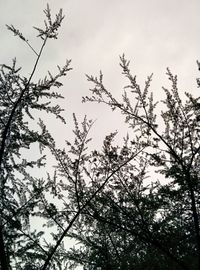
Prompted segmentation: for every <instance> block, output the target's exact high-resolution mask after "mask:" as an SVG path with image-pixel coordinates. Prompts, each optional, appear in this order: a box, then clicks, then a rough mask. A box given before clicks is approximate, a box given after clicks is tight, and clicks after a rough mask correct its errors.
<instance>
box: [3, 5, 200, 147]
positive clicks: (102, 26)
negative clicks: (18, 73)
mask: <svg viewBox="0 0 200 270" xmlns="http://www.w3.org/2000/svg"><path fill="white" fill-rule="evenodd" d="M48 3H49V5H50V8H51V10H52V14H55V13H56V12H57V11H58V10H59V8H62V9H63V12H64V14H65V15H66V17H65V19H64V21H63V24H62V28H61V29H60V35H59V38H58V40H56V41H50V42H49V43H48V44H47V46H46V48H45V51H44V54H43V56H42V58H41V61H40V65H39V69H38V71H37V73H36V75H35V79H38V78H39V77H41V76H44V75H45V74H46V71H47V70H50V71H55V70H56V65H57V64H59V65H61V66H62V64H65V59H72V64H71V66H72V67H73V70H72V71H70V72H69V74H68V75H67V77H65V78H64V79H63V80H62V82H63V84H64V86H63V90H62V91H63V95H64V96H65V98H66V99H65V101H62V106H63V107H64V109H65V113H64V116H65V117H66V121H67V125H66V127H63V126H62V124H60V123H58V122H57V121H55V120H54V119H53V118H48V117H47V118H45V121H46V122H47V125H48V127H49V128H50V130H51V132H52V133H53V135H54V137H55V139H56V140H57V141H58V142H60V141H64V140H65V139H69V137H70V136H71V135H72V132H71V130H72V113H73V112H75V113H76V115H77V117H78V118H79V119H82V118H83V117H84V115H85V114H87V115H88V118H89V119H97V120H96V122H95V125H94V127H93V129H92V131H91V137H93V141H94V145H96V146H97V145H99V144H100V145H102V140H103V138H104V137H105V135H106V134H108V133H109V132H111V131H115V130H116V129H117V130H119V133H120V135H121V136H125V135H126V132H127V131H126V130H124V125H123V120H122V119H121V118H120V117H119V115H118V114H113V113H112V112H111V110H109V109H108V108H107V107H105V106H103V105H97V104H90V103H86V104H82V103H81V100H82V96H85V95H88V94H89V88H90V87H91V84H90V83H88V82H87V80H86V76H85V74H89V75H98V74H99V71H100V70H102V72H103V74H104V81H105V86H106V88H107V89H110V91H111V92H112V94H113V95H114V96H120V93H122V91H123V87H124V86H125V85H126V81H125V79H124V78H123V75H122V74H121V69H120V67H119V55H122V54H123V53H125V55H126V57H127V59H129V60H130V61H131V69H132V73H133V74H137V76H138V82H139V83H141V85H144V81H145V79H146V77H147V76H148V75H150V74H151V73H152V72H153V74H154V76H153V82H152V88H151V89H152V91H153V92H154V95H155V97H156V98H158V99H160V98H162V97H163V91H162V86H169V83H168V80H167V77H166V74H165V73H166V68H167V67H170V69H171V71H172V72H173V73H175V74H177V75H178V78H179V80H178V83H179V85H180V88H181V91H182V93H184V91H189V92H191V93H195V94H197V95H198V89H197V88H196V81H195V80H196V77H198V76H199V74H198V69H197V65H196V60H198V59H199V60H200V50H199V44H200V34H199V33H200V16H199V10H200V1H199V0H190V1H188V0H123V1H122V0H84V1H83V0H56V1H55V0H54V1H53V0H49V1H48ZM46 4H47V2H46V1H43V0H34V1H33V0H6V1H5V0H0V15H1V16H0V64H1V63H11V60H12V59H13V58H14V57H16V58H17V63H18V65H19V66H22V67H23V68H22V73H23V74H24V75H27V76H28V75H29V74H30V73H31V70H32V67H33V64H34V61H35V55H34V54H33V53H32V51H31V50H30V49H29V48H28V47H27V46H26V45H25V44H24V43H23V42H22V41H21V40H19V39H17V38H16V37H14V36H13V35H12V33H10V32H9V31H8V30H7V29H6V27H5V24H8V25H10V24H13V25H14V26H15V27H16V28H18V29H20V31H21V32H22V33H23V34H24V36H25V37H26V38H27V39H28V40H29V42H30V43H31V44H32V46H33V47H34V48H35V49H36V50H38V49H39V48H40V45H41V42H40V40H39V39H38V38H36V34H37V33H36V31H35V30H34V29H33V27H32V26H38V27H40V26H43V18H44V16H43V9H44V8H45V7H46ZM46 122H45V123H46Z"/></svg>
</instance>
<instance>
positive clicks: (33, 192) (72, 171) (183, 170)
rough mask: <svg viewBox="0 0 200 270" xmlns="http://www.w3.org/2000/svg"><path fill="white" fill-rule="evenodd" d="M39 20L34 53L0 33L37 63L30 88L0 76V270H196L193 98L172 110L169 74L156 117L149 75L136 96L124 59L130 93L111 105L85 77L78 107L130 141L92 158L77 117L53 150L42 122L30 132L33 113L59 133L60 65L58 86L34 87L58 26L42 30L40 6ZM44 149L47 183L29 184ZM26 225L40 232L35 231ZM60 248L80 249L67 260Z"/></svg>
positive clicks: (100, 85) (197, 124)
mask: <svg viewBox="0 0 200 270" xmlns="http://www.w3.org/2000/svg"><path fill="white" fill-rule="evenodd" d="M44 12H45V15H46V18H47V21H45V28H44V29H40V28H37V27H36V30H37V31H38V33H39V38H40V39H41V40H42V45H41V50H40V51H39V52H36V50H35V49H34V48H33V47H32V46H31V44H29V42H28V40H27V39H26V38H25V37H24V36H23V34H22V33H20V31H19V30H17V29H16V28H15V27H14V26H12V25H11V26H8V29H9V30H11V31H12V32H13V33H14V34H15V35H17V36H18V37H19V38H20V39H22V40H23V41H24V42H25V43H27V45H28V46H29V47H30V48H31V50H32V51H33V53H34V54H35V55H36V61H35V64H34V66H33V70H32V73H31V75H30V77H29V78H24V77H23V76H22V75H20V69H19V68H17V67H16V60H13V63H12V65H11V66H8V65H1V71H0V95H1V99H0V117H1V118H0V130H1V141H0V174H1V182H0V192H1V196H0V254H1V256H0V265H1V269H5V270H8V269H23V270H25V269H41V270H46V269H61V270H63V269H75V268H76V267H77V266H78V265H82V266H83V268H84V269H87V270H88V269H91V270H93V269H98V270H112V269H119V270H129V269H141V270H142V269H163V270H167V269H174V270H175V269H185V270H186V269H187V270H189V269H190V270H193V269H200V232H199V201H200V198H199V197H200V192H199V151H200V143H199V137H200V121H199V120H200V103H199V98H195V97H193V96H192V95H191V94H190V93H185V94H186V97H185V99H184V100H182V99H181V98H180V96H179V91H178V85H177V77H176V76H174V75H173V74H172V73H171V71H170V70H169V69H167V76H168V78H169V80H170V82H171V88H170V89H167V88H163V91H164V93H165V97H164V99H163V100H162V101H161V104H162V111H161V110H160V107H159V104H160V103H159V104H158V103H157V102H154V99H153V93H151V92H150V84H151V80H152V75H151V76H149V77H148V78H147V80H146V82H145V86H144V89H142V88H141V87H140V85H139V84H138V83H137V78H136V76H133V75H132V74H131V71H130V68H129V61H127V60H126V58H125V56H124V55H123V56H122V57H120V66H121V68H122V73H123V75H124V76H125V77H126V78H127V80H128V85H127V86H125V87H124V89H123V93H122V98H121V100H117V99H116V98H115V97H114V96H113V95H112V93H111V92H110V91H108V90H107V89H106V87H105V86H104V82H103V75H102V73H100V76H99V77H94V76H87V79H88V81H89V82H90V83H92V84H93V87H92V89H91V90H90V91H91V96H86V97H84V98H83V102H97V103H100V104H101V103H103V104H105V105H107V106H109V107H110V108H111V109H112V111H114V112H113V113H115V111H116V110H119V112H121V114H122V116H123V117H124V121H125V124H127V127H128V129H129V133H128V134H127V135H125V137H124V140H123V143H122V145H121V146H120V145H118V144H117V143H116V136H117V132H113V133H111V134H108V135H107V136H106V137H105V139H104V141H103V145H102V148H101V150H93V151H90V150H89V148H88V145H89V143H90V140H91V139H90V137H89V132H90V129H91V128H92V126H93V124H94V122H93V121H91V120H88V119H87V117H84V119H83V121H82V123H80V124H79V122H78V120H77V118H76V116H75V114H74V115H73V118H74V130H73V132H74V141H73V142H70V141H68V140H66V147H65V148H64V149H59V148H58V147H57V145H56V141H55V140H54V138H53V137H52V136H51V134H50V132H49V131H48V130H47V127H46V126H45V124H44V122H43V121H42V120H40V119H39V120H38V122H39V123H38V124H39V128H40V129H36V130H33V129H31V123H32V122H33V121H37V120H36V119H34V117H33V112H34V111H36V110H38V111H39V113H40V114H41V112H47V113H52V114H53V115H55V116H56V118H57V119H58V120H61V121H62V122H64V123H65V119H64V118H63V117H62V115H61V112H62V109H61V108H60V106H59V105H55V104H54V102H53V100H55V99H58V98H63V96H62V95H61V94H60V93H57V92H56V91H55V88H59V87H60V86H62V83H61V82H60V81H59V79H60V78H61V77H63V76H65V75H66V74H67V72H68V71H69V70H70V69H71V68H70V66H69V65H70V61H67V62H66V65H65V66H64V67H63V68H61V67H58V74H56V75H52V74H51V73H50V72H49V73H48V76H47V77H45V78H44V79H41V80H39V81H38V82H37V83H35V82H33V75H34V73H35V71H36V69H37V67H38V62H39V60H40V58H41V55H42V52H43V49H44V47H45V45H46V42H47V40H48V39H49V38H54V39H56V38H57V30H58V28H59V27H60V25H61V22H62V20H63V18H64V16H63V15H62V10H60V12H59V13H58V14H57V15H56V18H55V21H52V18H51V12H50V9H49V6H47V8H46V9H45V10H44ZM197 64H198V67H200V64H199V63H198V62H197ZM197 86H198V87H200V79H197ZM99 106H100V105H99ZM39 113H38V114H37V115H39ZM41 115H43V113H42V114H41ZM116 128H117V129H119V128H120V127H116ZM32 145H37V146H38V147H39V148H40V151H41V155H40V156H39V157H38V159H36V160H32V159H31V158H27V155H24V151H23V149H28V150H29V149H30V151H31V147H32ZM47 149H48V151H50V153H51V154H52V156H53V157H54V158H55V160H56V162H57V166H56V168H55V172H54V174H53V176H51V173H49V174H48V175H47V177H46V178H44V177H43V178H42V177H41V178H36V177H35V176H33V175H34V174H32V173H33V172H34V170H35V168H37V170H41V169H42V167H44V166H45V165H46V156H45V153H49V152H45V151H47ZM98 149H100V148H98ZM29 156H31V154H30V155H29ZM34 218H36V219H38V223H39V224H40V225H42V224H43V230H40V229H38V228H37V227H34V226H33V222H32V220H33V219H34ZM65 239H66V240H65ZM68 239H73V240H76V241H77V243H78V244H77V245H75V246H74V247H73V248H71V249H68V242H67V240H68Z"/></svg>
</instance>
